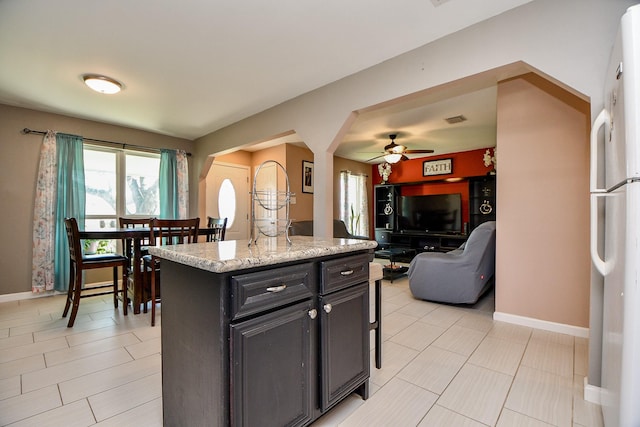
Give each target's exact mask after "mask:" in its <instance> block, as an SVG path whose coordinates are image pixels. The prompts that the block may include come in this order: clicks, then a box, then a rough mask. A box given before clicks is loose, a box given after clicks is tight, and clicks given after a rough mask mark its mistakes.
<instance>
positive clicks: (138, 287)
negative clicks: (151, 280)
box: [132, 239, 142, 314]
mask: <svg viewBox="0 0 640 427" xmlns="http://www.w3.org/2000/svg"><path fill="white" fill-rule="evenodd" d="M141 245H142V244H141V241H140V239H133V303H132V305H133V314H140V304H142V274H141V272H140V264H141V262H142V248H141Z"/></svg>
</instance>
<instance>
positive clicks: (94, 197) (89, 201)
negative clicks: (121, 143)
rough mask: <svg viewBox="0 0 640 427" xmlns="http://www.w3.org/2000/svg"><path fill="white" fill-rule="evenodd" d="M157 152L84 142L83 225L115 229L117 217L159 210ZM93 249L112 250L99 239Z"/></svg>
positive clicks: (147, 213)
mask: <svg viewBox="0 0 640 427" xmlns="http://www.w3.org/2000/svg"><path fill="white" fill-rule="evenodd" d="M159 170H160V155H159V154H155V153H145V152H137V151H130V150H115V149H109V148H104V147H99V146H92V145H88V144H85V146H84V173H85V187H86V220H85V226H86V228H116V227H117V226H118V224H117V223H118V217H119V216H129V217H149V216H157V215H159V212H160V199H159V182H158V174H159ZM97 251H98V252H99V253H100V252H113V251H115V242H113V241H102V242H100V243H99V245H98V248H97Z"/></svg>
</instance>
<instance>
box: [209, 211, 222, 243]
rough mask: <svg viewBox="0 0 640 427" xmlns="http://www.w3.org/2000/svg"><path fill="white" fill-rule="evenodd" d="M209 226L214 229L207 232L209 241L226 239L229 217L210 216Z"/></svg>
mask: <svg viewBox="0 0 640 427" xmlns="http://www.w3.org/2000/svg"><path fill="white" fill-rule="evenodd" d="M207 228H211V229H212V230H213V231H212V232H211V233H210V234H207V242H218V241H221V240H224V235H225V233H226V231H227V218H212V217H210V216H208V217H207Z"/></svg>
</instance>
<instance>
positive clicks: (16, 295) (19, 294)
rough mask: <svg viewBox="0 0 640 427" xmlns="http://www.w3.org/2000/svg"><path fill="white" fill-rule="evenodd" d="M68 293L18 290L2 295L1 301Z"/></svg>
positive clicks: (0, 296)
mask: <svg viewBox="0 0 640 427" xmlns="http://www.w3.org/2000/svg"><path fill="white" fill-rule="evenodd" d="M61 294H66V292H58V291H45V292H39V293H34V292H16V293H14V294H4V295H0V303H3V302H11V301H20V300H25V299H34V298H44V297H52V296H54V295H61Z"/></svg>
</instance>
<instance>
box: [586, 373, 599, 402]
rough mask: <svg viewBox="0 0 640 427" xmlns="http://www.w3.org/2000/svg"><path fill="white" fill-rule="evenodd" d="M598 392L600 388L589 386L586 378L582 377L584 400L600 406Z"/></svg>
mask: <svg viewBox="0 0 640 427" xmlns="http://www.w3.org/2000/svg"><path fill="white" fill-rule="evenodd" d="M600 390H601V389H600V387H598V386H595V385H591V384H589V381H588V380H587V377H584V395H583V398H584V400H586V401H587V402H591V403H595V404H597V405H600Z"/></svg>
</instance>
